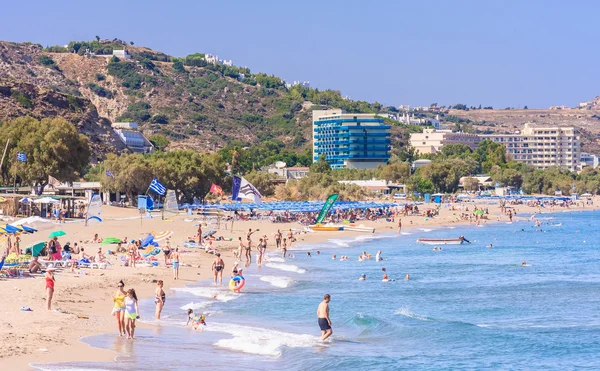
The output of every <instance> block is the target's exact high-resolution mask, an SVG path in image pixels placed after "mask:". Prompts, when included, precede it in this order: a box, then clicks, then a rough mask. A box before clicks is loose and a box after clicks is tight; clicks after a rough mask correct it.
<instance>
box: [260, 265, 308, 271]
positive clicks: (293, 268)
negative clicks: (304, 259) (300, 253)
mask: <svg viewBox="0 0 600 371" xmlns="http://www.w3.org/2000/svg"><path fill="white" fill-rule="evenodd" d="M265 265H266V266H267V267H269V268H273V269H279V270H282V271H286V272H295V273H306V269H303V268H298V266H296V265H293V264H283V263H267V264H265Z"/></svg>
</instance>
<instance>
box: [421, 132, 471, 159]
mask: <svg viewBox="0 0 600 371" xmlns="http://www.w3.org/2000/svg"><path fill="white" fill-rule="evenodd" d="M480 141H481V137H480V136H479V135H477V134H468V133H454V132H452V130H438V129H423V132H422V133H412V134H410V145H411V146H412V147H413V148H414V149H415V150H417V151H418V152H419V153H436V152H437V151H440V150H441V149H442V148H443V147H444V146H447V145H449V144H464V145H466V146H469V147H470V148H471V149H475V148H477V145H478V144H479V142H480Z"/></svg>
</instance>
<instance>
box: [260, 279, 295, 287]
mask: <svg viewBox="0 0 600 371" xmlns="http://www.w3.org/2000/svg"><path fill="white" fill-rule="evenodd" d="M260 280H261V281H263V282H268V283H270V284H271V285H272V286H275V287H279V288H282V289H283V288H286V287H288V286H289V285H290V283H291V282H292V279H291V278H288V277H283V276H261V277H260Z"/></svg>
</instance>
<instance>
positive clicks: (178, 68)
mask: <svg viewBox="0 0 600 371" xmlns="http://www.w3.org/2000/svg"><path fill="white" fill-rule="evenodd" d="M173 70H174V71H175V72H179V73H185V67H184V66H183V62H182V61H181V60H180V59H174V60H173Z"/></svg>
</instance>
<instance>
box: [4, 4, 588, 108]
mask: <svg viewBox="0 0 600 371" xmlns="http://www.w3.org/2000/svg"><path fill="white" fill-rule="evenodd" d="M1 13H2V16H1V19H2V21H1V22H0V38H2V39H4V40H10V41H32V42H38V43H40V44H42V45H54V44H60V45H63V44H67V43H68V42H69V41H70V40H75V39H77V40H91V39H93V38H94V36H95V35H99V36H100V37H102V38H115V37H117V38H120V39H123V40H127V41H131V40H133V41H134V42H135V44H136V45H144V46H148V47H150V48H152V49H155V50H160V51H163V52H166V53H168V54H170V55H174V56H185V55H187V54H190V53H194V52H207V53H212V54H218V55H219V57H220V58H222V59H233V62H234V64H235V65H239V66H247V67H249V68H250V69H251V70H252V71H253V72H267V73H270V74H275V75H277V76H280V77H282V78H284V79H286V80H289V81H291V80H309V81H310V82H311V85H312V86H313V87H317V88H320V89H325V88H330V89H339V90H341V92H342V94H344V95H349V96H350V97H351V98H352V99H361V100H368V101H379V102H381V103H382V104H386V105H399V104H410V105H428V104H430V103H433V102H437V103H439V104H440V105H442V104H445V105H447V104H453V103H465V104H468V105H479V104H483V105H484V106H485V105H493V106H494V107H495V108H496V107H500V108H504V107H506V106H514V107H519V106H521V107H522V106H524V105H528V106H529V107H530V108H533V107H548V106H550V105H560V104H565V105H569V106H573V105H576V104H577V103H578V102H580V101H584V100H589V99H591V98H593V97H595V96H596V95H600V81H599V80H600V71H599V69H598V66H599V65H600V63H599V60H600V48H599V47H598V42H599V41H598V36H599V35H600V32H599V31H598V26H597V24H598V20H597V18H598V14H600V2H597V1H568V2H567V1H537V0H525V1H517V0H514V1H494V0H489V1H488V0H477V1H451V0H448V1H442V0H440V1H426V0H418V1H391V0H389V1H377V0H370V1H353V0H339V1H337V0H336V1H328V0H320V1H313V0H304V1H285V0H273V1H267V0H264V1H258V0H257V1H251V0H247V1H215V0H212V1H156V0H146V1H139V0H119V1H113V0H103V1H81V0H78V1H73V0H64V1H46V0H44V1H42V0H34V1H10V2H7V3H6V4H2V10H1Z"/></svg>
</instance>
